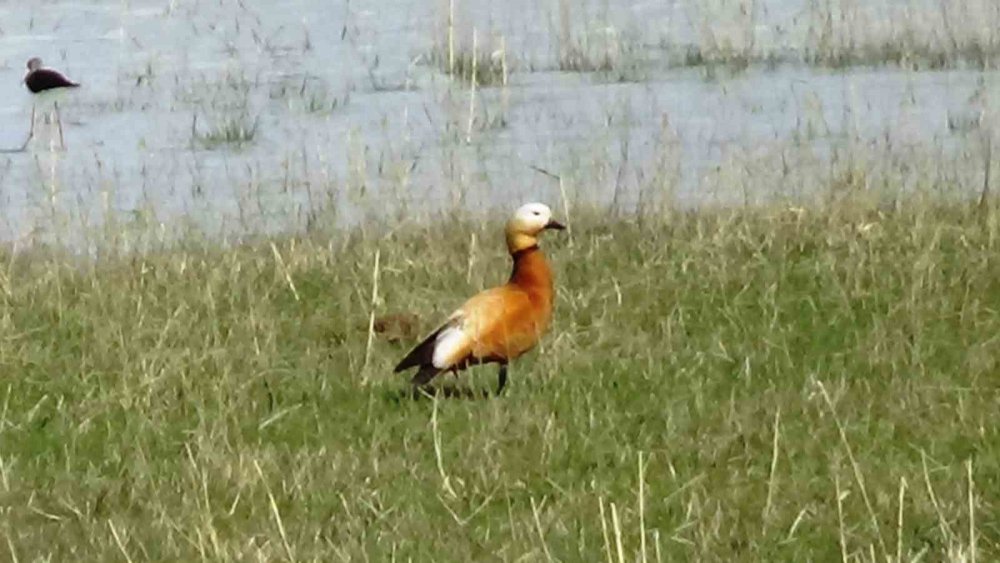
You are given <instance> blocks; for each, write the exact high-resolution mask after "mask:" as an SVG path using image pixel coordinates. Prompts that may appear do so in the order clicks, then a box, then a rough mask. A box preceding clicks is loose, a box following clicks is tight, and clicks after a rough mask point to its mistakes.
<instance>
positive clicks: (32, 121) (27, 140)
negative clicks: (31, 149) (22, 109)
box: [21, 104, 35, 150]
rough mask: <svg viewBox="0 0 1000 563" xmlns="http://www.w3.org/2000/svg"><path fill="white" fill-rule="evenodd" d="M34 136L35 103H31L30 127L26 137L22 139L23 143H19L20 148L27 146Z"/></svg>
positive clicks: (23, 148)
mask: <svg viewBox="0 0 1000 563" xmlns="http://www.w3.org/2000/svg"><path fill="white" fill-rule="evenodd" d="M34 138H35V104H31V127H30V128H28V138H27V139H25V140H24V144H23V145H21V150H25V149H27V148H28V143H30V142H31V140H32V139H34Z"/></svg>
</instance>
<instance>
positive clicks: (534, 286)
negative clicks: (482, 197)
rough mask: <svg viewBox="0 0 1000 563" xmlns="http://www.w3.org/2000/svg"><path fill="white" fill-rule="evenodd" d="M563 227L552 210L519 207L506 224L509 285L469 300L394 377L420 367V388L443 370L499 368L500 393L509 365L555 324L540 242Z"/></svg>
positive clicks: (412, 353) (531, 205) (416, 382)
mask: <svg viewBox="0 0 1000 563" xmlns="http://www.w3.org/2000/svg"><path fill="white" fill-rule="evenodd" d="M565 228H566V227H564V226H563V225H562V224H561V223H559V222H558V221H555V220H554V219H552V210H551V209H549V208H548V206H546V205H544V204H541V203H528V204H526V205H523V206H521V208H519V209H518V210H517V212H515V213H514V216H513V217H511V219H510V221H508V222H507V229H506V234H507V250H509V251H510V255H511V258H513V260H514V270H513V272H512V273H511V275H510V280H509V281H508V282H507V283H506V284H504V285H501V286H500V287H494V288H492V289H488V290H486V291H483V292H481V293H479V294H477V295H475V296H473V297H472V298H471V299H469V300H468V301H466V302H465V304H464V305H462V306H461V307H459V308H458V310H457V311H455V312H454V313H452V314H451V316H449V317H448V319H447V320H446V321H445V323H444V324H443V325H441V327H440V328H438V329H437V330H435V331H434V332H432V333H431V334H430V336H428V337H427V338H425V339H424V341H423V342H421V343H420V344H418V345H417V347H416V348H414V349H413V350H411V351H410V353H409V354H407V355H406V357H405V358H403V359H402V361H400V362H399V365H397V366H396V369H395V371H396V373H398V372H401V371H403V370H406V369H409V368H412V367H419V368H420V369H419V370H418V371H417V373H416V375H414V376H413V379H411V380H410V382H411V383H412V384H413V385H415V386H418V387H420V386H424V385H426V384H427V383H429V382H430V381H431V380H432V379H434V376H436V375H437V374H439V373H441V372H443V371H450V372H452V373H455V374H457V373H458V371H460V370H463V369H465V368H467V367H469V366H470V365H475V364H488V363H498V364H500V372H499V374H498V382H497V394H500V393H501V392H502V391H503V388H504V386H505V385H506V384H507V364H508V363H509V362H510V361H511V360H513V359H515V358H517V357H518V356H520V355H522V354H524V353H525V352H527V351H528V350H531V349H532V348H534V347H535V345H536V344H538V340H539V339H540V338H541V336H542V334H544V333H545V331H546V330H548V328H549V324H550V323H551V322H552V298H553V287H552V269H551V268H549V263H548V261H547V260H546V259H545V255H544V254H542V251H541V249H539V248H538V237H539V235H540V234H541V233H542V231H544V230H546V229H558V230H562V229H565Z"/></svg>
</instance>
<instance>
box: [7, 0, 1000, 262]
mask: <svg viewBox="0 0 1000 563" xmlns="http://www.w3.org/2000/svg"><path fill="white" fill-rule="evenodd" d="M858 4H864V6H863V7H862V6H858ZM941 6H946V7H947V9H944V8H942V7H941ZM449 21H451V22H452V23H451V25H450V26H449ZM955 22H958V23H955ZM969 22H975V25H973V24H971V23H969ZM996 22H1000V16H998V15H997V8H995V7H993V6H992V5H991V4H990V3H989V2H976V1H972V0H969V1H966V2H958V1H956V2H943V4H941V3H939V2H930V1H923V0H921V1H911V2H882V3H858V2H849V1H838V2H815V1H813V2H810V1H791V0H782V1H777V0H775V1H771V2H766V1H760V2H735V1H731V0H716V1H713V2H700V3H699V2H684V1H679V0H678V1H673V2H671V1H659V2H654V1H648V0H644V1H639V0H636V1H633V2H617V1H612V0H603V1H596V2H593V1H588V2H573V3H572V4H570V3H569V1H568V0H561V1H560V0H553V1H542V2H531V1H525V0H514V1H509V2H491V1H489V0H476V1H469V0H454V3H453V4H452V5H451V6H449V3H448V2H441V1H436V2H411V1H408V0H407V1H396V2H388V1H385V0H373V1H368V2H350V1H338V2H327V1H307V0H296V1H292V2H282V3H273V2H260V1H257V2H253V1H245V2H230V1H213V2H208V1H190V2H184V1H171V2H148V1H145V2H129V1H122V2H97V1H92V2H86V1H72V2H71V1H49V2H44V3H38V4H36V5H32V6H22V5H20V4H17V3H7V4H6V5H4V6H2V7H0V149H3V151H4V152H3V154H0V198H2V199H0V201H2V207H0V238H2V239H3V240H5V241H8V242H9V241H26V242H31V241H35V240H56V241H59V242H62V243H66V244H69V245H75V244H79V243H80V242H86V237H87V236H88V235H85V234H84V233H88V232H93V231H95V230H96V231H100V230H101V229H107V228H109V227H110V228H115V229H118V228H121V226H122V225H124V224H128V223H130V222H135V223H141V224H143V225H146V226H150V225H151V226H153V227H154V230H155V231H157V232H158V233H160V236H162V237H163V238H164V239H170V238H173V237H176V236H180V235H181V233H182V232H190V229H192V228H193V229H196V230H197V231H198V232H203V233H206V234H208V235H212V236H216V235H221V236H226V237H239V236H241V235H245V234H259V233H274V232H287V231H297V230H301V229H304V228H308V227H310V226H314V225H315V224H316V222H317V221H336V222H337V223H339V224H344V225H350V224H355V223H357V222H359V221H362V220H364V219H369V218H375V219H379V220H385V221H394V220H398V219H399V218H401V217H407V216H414V217H416V216H424V215H426V214H428V213H433V212H435V211H437V210H443V209H453V208H454V207H455V206H458V207H459V208H462V209H467V210H469V211H470V212H480V211H483V210H487V211H488V210H492V209H494V208H498V207H500V208H508V207H512V206H513V205H515V204H517V203H520V202H522V201H524V200H529V199H534V200H541V201H547V202H549V203H551V204H553V205H554V206H562V205H563V204H565V205H568V206H572V205H576V204H578V203H594V204H601V205H615V206H616V207H619V208H622V209H633V208H635V207H637V206H642V205H645V204H647V203H649V202H654V201H661V202H662V201H664V200H666V201H669V203H670V204H671V205H676V206H699V205H705V204H715V203H722V204H732V203H745V202H748V201H754V202H756V201H762V200H768V199H770V198H775V197H793V198H794V197H797V196H800V195H802V194H808V193H809V192H810V191H811V190H814V189H818V187H819V186H820V185H821V183H822V182H821V180H822V179H823V178H827V177H829V174H830V170H831V168H832V167H833V166H834V165H835V163H837V162H843V161H844V160H845V159H848V160H851V161H852V162H853V159H858V161H866V159H867V162H868V164H869V165H870V166H871V167H872V169H876V168H880V167H881V168H882V169H884V168H885V165H884V162H895V163H902V164H898V165H894V166H896V168H893V172H892V173H894V174H897V173H898V174H909V173H911V172H906V171H907V170H911V169H912V170H916V171H915V172H912V174H914V176H913V178H915V180H914V181H917V180H918V179H919V178H920V177H921V176H920V175H924V176H926V174H927V170H928V169H930V170H933V171H934V173H935V174H942V175H944V176H946V177H948V178H953V180H954V183H956V184H958V185H966V184H968V186H975V185H976V182H977V180H976V177H975V175H976V174H978V173H979V172H978V167H970V166H968V163H969V162H970V161H971V162H977V160H976V159H978V158H980V156H978V153H977V151H985V148H984V147H985V144H984V143H983V142H982V139H983V138H985V135H983V133H984V132H985V131H989V130H991V129H990V128H989V127H988V125H989V123H991V115H992V113H991V107H992V106H993V104H992V103H991V98H992V92H996V91H997V85H998V80H1000V74H998V73H997V72H996V71H995V70H994V68H993V63H992V62H991V61H992V58H991V57H992V51H990V49H993V48H995V47H996V46H997V45H1000V41H996V40H995V39H996V37H995V34H996V31H994V30H996V29H998V28H1000V25H993V24H994V23H996ZM449 27H450V28H451V29H452V33H451V37H452V45H453V49H452V50H451V53H452V57H451V58H449V56H448V53H449V50H448V43H449V31H448V30H449ZM859 30H861V31H859ZM941 30H944V31H941ZM473 35H475V39H473ZM473 43H475V52H476V53H477V55H478V56H477V57H476V60H477V65H478V67H479V68H478V69H477V70H478V71H479V73H478V74H477V75H476V76H477V77H479V76H481V78H480V80H481V81H482V82H485V83H483V84H477V85H476V87H475V88H473V87H471V84H470V80H469V78H468V77H469V75H471V71H469V70H468V66H469V63H470V62H471V60H472V58H473V57H472V56H471V54H472V53H473ZM970 46H971V47H970ZM977 49H978V50H977ZM900 53H902V54H900ZM32 56H39V57H42V58H43V59H44V60H45V62H46V64H47V65H49V66H51V67H53V68H57V69H59V70H61V71H63V72H65V73H66V74H67V75H68V76H70V77H71V78H73V79H75V80H78V81H80V82H82V83H83V84H84V86H83V87H82V88H80V89H78V90H74V91H71V92H67V93H66V95H64V96H62V99H61V101H60V114H61V119H62V122H63V125H64V132H65V141H66V147H65V150H53V149H54V147H53V134H52V127H51V126H45V125H44V123H42V124H41V127H40V129H39V131H37V133H38V134H37V135H36V138H35V139H34V140H33V141H32V142H31V143H29V144H28V145H27V146H26V147H25V148H24V150H19V148H20V147H21V145H22V143H24V140H25V137H26V135H27V133H28V130H29V118H30V115H31V107H32V104H33V103H35V102H36V100H35V99H34V98H33V97H32V95H31V94H30V93H29V92H28V91H27V89H26V88H24V86H23V84H22V83H21V82H20V80H21V78H22V77H23V74H24V64H25V61H27V59H28V58H30V57H32ZM880 57H884V58H885V59H886V60H889V61H892V60H894V58H897V59H898V58H899V57H902V59H901V61H902V62H901V63H900V62H899V61H896V63H894V64H888V65H886V64H882V63H883V62H885V61H881V60H879V59H880ZM449 69H456V70H455V73H456V76H455V77H452V76H449V74H448V71H449ZM463 72H464V73H465V76H464V77H462V76H459V75H461V74H463ZM56 144H57V143H56ZM876 159H878V163H876V162H875V161H876ZM956 159H957V160H956ZM928 162H937V163H939V164H936V165H935V166H934V167H933V168H927V167H928V166H929V165H928ZM904 164H905V166H904ZM921 166H923V167H924V168H921ZM914 167H916V168H914Z"/></svg>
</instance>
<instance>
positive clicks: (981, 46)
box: [659, 0, 1000, 72]
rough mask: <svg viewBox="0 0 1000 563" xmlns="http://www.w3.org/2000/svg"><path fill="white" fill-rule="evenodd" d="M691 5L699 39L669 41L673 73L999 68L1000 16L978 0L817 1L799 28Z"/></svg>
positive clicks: (736, 1)
mask: <svg viewBox="0 0 1000 563" xmlns="http://www.w3.org/2000/svg"><path fill="white" fill-rule="evenodd" d="M692 6H695V7H694V8H692V9H691V11H690V13H688V14H687V16H688V17H689V18H690V19H691V20H692V21H693V22H697V29H698V32H699V33H698V35H699V37H698V39H697V41H696V42H695V43H693V44H689V43H679V42H676V41H674V40H672V39H671V38H670V37H664V38H662V39H661V41H660V42H659V43H660V45H659V48H660V50H661V51H662V52H663V54H664V60H663V66H665V67H667V68H683V67H706V68H707V69H708V70H709V71H714V70H715V69H725V70H729V71H736V72H739V71H743V70H746V69H747V68H749V67H751V66H762V67H768V68H769V67H774V66H777V65H806V66H813V67H820V68H830V69H846V68H852V67H883V66H893V67H900V68H905V69H908V70H915V71H919V70H939V69H953V68H970V69H979V70H990V69H996V68H997V65H998V63H1000V36H998V35H997V33H996V29H997V27H998V25H1000V10H998V9H997V7H996V5H995V3H989V2H980V1H979V0H958V1H953V0H940V1H939V2H937V3H927V4H919V3H918V4H916V5H915V4H914V3H909V2H901V3H898V5H889V6H886V7H884V8H882V9H875V8H871V7H870V6H866V5H865V4H864V3H858V2H853V1H851V0H832V1H831V0H823V1H811V2H809V3H808V6H807V9H806V12H805V14H804V15H805V17H803V18H800V20H799V21H793V22H791V23H790V24H789V23H785V24H774V25H766V24H761V23H760V22H759V21H758V19H759V17H760V14H759V12H760V11H761V8H760V5H759V4H758V3H757V2H755V1H752V0H749V1H748V0H722V1H721V2H718V3H715V4H710V5H709V7H705V6H702V5H697V4H693V5H692ZM966 22H977V24H976V25H967V23H966Z"/></svg>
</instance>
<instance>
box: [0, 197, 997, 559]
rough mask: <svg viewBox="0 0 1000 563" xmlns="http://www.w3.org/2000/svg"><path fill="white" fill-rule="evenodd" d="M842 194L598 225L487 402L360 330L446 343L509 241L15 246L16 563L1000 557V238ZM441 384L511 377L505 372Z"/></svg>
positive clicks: (4, 354)
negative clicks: (420, 323) (427, 332)
mask: <svg viewBox="0 0 1000 563" xmlns="http://www.w3.org/2000/svg"><path fill="white" fill-rule="evenodd" d="M849 199H850V198H848V200H849ZM848 200H845V201H842V202H840V203H830V204H825V205H821V206H818V207H816V208H806V209H796V208H779V207H769V208H748V209H736V210H728V211H720V210H714V211H713V210H708V209H706V210H702V211H698V212H673V213H658V214H652V213H646V214H641V215H639V216H624V217H622V216H619V217H617V218H609V217H603V216H601V215H600V214H598V213H595V212H592V211H584V210H577V211H576V212H574V213H573V217H572V218H571V219H572V220H571V225H572V233H571V234H570V235H568V236H566V235H564V236H562V237H559V236H554V237H550V238H549V239H548V240H547V241H546V249H547V251H548V252H549V254H550V256H551V258H552V261H553V262H554V265H555V268H556V271H557V274H558V279H557V284H558V302H557V312H556V320H555V325H554V328H553V330H552V333H551V334H550V335H549V336H548V337H547V338H546V340H545V341H544V345H543V349H541V350H539V351H537V352H534V353H532V354H531V355H529V356H527V357H525V358H524V359H522V360H521V361H519V362H517V363H516V364H514V366H513V369H512V373H511V378H512V379H511V384H510V386H509V387H508V393H507V394H506V395H505V396H503V397H501V398H489V399H475V400H470V399H454V398H451V399H448V398H439V399H437V400H431V399H413V398H411V397H409V396H408V395H407V394H406V389H407V385H406V378H405V377H402V376H398V375H393V374H392V373H391V368H392V366H393V365H394V363H395V361H396V360H397V359H398V358H399V357H400V356H401V355H402V354H403V353H404V352H405V351H406V349H407V347H408V346H410V345H411V344H412V343H413V342H412V340H406V341H403V342H396V343H390V342H387V341H386V340H384V339H383V338H381V337H379V336H376V337H375V338H373V339H372V340H371V342H370V343H369V334H368V332H367V325H368V321H369V315H370V314H371V312H372V303H374V310H375V312H376V313H377V314H384V313H397V312H412V313H415V314H417V315H419V316H420V317H421V318H423V319H426V323H425V326H424V327H423V328H424V329H430V328H433V327H432V324H433V322H435V320H436V319H439V318H440V317H441V316H442V315H443V314H445V313H446V312H448V311H449V310H450V309H451V308H452V307H454V306H456V305H457V304H459V302H460V301H461V299H462V298H463V297H464V296H465V295H467V294H469V293H471V292H473V291H475V290H477V289H479V288H483V287H486V286H488V285H492V284H494V283H497V282H499V281H501V280H502V279H503V278H504V277H505V275H506V274H507V268H508V264H507V258H506V257H505V256H504V253H503V249H502V243H501V238H500V236H499V235H498V227H499V225H498V224H497V223H483V222H479V221H474V220H472V219H468V218H464V219H463V218H453V217H448V216H447V215H442V216H440V217H438V218H437V219H435V220H433V221H432V220H427V219H426V218H425V219H424V220H421V221H416V220H414V221H411V222H409V223H407V224H406V225H404V226H401V227H399V228H398V229H396V230H393V231H387V230H384V229H379V228H375V227H372V228H368V229H360V230H355V231H351V232H346V233H339V234H328V235H323V236H321V235H314V236H308V237H298V238H282V239H275V240H273V241H271V240H263V241H259V242H258V243H254V244H247V245H242V246H238V247H228V248H226V247H222V246H219V247H211V246H206V244H205V243H200V244H187V245H185V244H181V245H179V246H177V247H175V248H173V249H171V250H165V251H162V252H147V253H143V254H141V255H125V254H123V255H118V256H116V255H106V256H103V257H102V258H99V259H97V260H95V261H90V260H87V261H82V260H80V259H78V258H72V257H68V256H65V255H61V254H59V253H58V252H54V251H53V252H45V251H43V250H31V251H25V252H19V253H12V252H10V251H8V252H6V254H5V255H4V258H3V261H2V264H3V267H2V269H0V272H2V276H0V298H2V300H3V315H2V324H3V338H2V339H0V366H2V369H3V374H4V379H3V382H2V385H0V413H2V417H0V444H2V450H0V451H2V457H0V499H2V502H0V506H2V512H0V529H2V535H3V538H4V539H3V540H2V541H0V551H2V552H4V555H3V558H4V559H9V560H13V561H41V560H51V561H68V560H93V561H97V560H100V561H113V560H131V561H145V560H154V561H167V560H173V561H193V560H198V559H207V560H220V561H221V560H260V561H275V560H297V561H301V560H316V561H330V560H348V559H350V560H362V559H364V560H368V559H370V560H400V561H404V560H410V559H412V560H414V561H430V560H439V561H445V560H451V561H470V560H510V561H516V560H521V561H533V560H562V561H596V560H605V559H606V560H608V561H626V560H628V561H635V560H650V561H653V560H656V561H659V560H664V561H669V560H719V561H736V560H768V561H774V560H788V561H792V560H794V561H805V560H814V561H830V560H836V559H841V558H843V559H845V560H848V559H850V560H864V561H867V560H873V561H874V560H879V561H888V560H892V561H896V560H917V559H922V560H924V561H940V560H954V561H971V560H978V561H987V560H991V559H992V558H994V557H1000V546H998V542H1000V529H998V525H997V522H998V520H997V516H998V514H997V506H996V502H997V499H998V491H1000V481H998V479H1000V477H998V476H1000V435H998V430H997V426H996V422H997V420H998V419H1000V393H998V391H997V390H998V382H997V379H996V374H997V367H998V366H997V358H998V357H1000V338H998V336H997V335H998V334H1000V275H998V274H1000V259H998V248H1000V238H998V237H1000V223H998V221H997V219H996V216H994V215H993V213H992V211H991V210H981V209H978V208H975V207H970V206H968V205H966V204H962V203H946V202H934V201H927V200H922V199H920V198H914V199H912V200H911V201H910V202H909V203H907V204H905V205H902V206H897V207H895V208H889V207H886V208H884V209H883V210H881V211H880V210H879V207H878V206H877V205H874V204H871V205H869V204H866V203H863V202H861V201H848ZM376 261H377V262H378V268H377V269H376V267H375V265H376ZM376 274H377V287H375V286H374V284H373V281H374V279H375V278H376ZM373 293H374V295H375V298H374V299H373ZM445 379H446V383H447V384H448V385H458V386H460V387H468V388H473V389H482V390H486V389H490V388H492V386H493V385H494V382H495V370H494V369H493V368H489V369H478V370H473V371H472V372H471V373H469V374H467V375H465V376H463V378H462V379H461V380H458V381H457V382H454V381H448V380H447V379H448V378H445Z"/></svg>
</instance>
